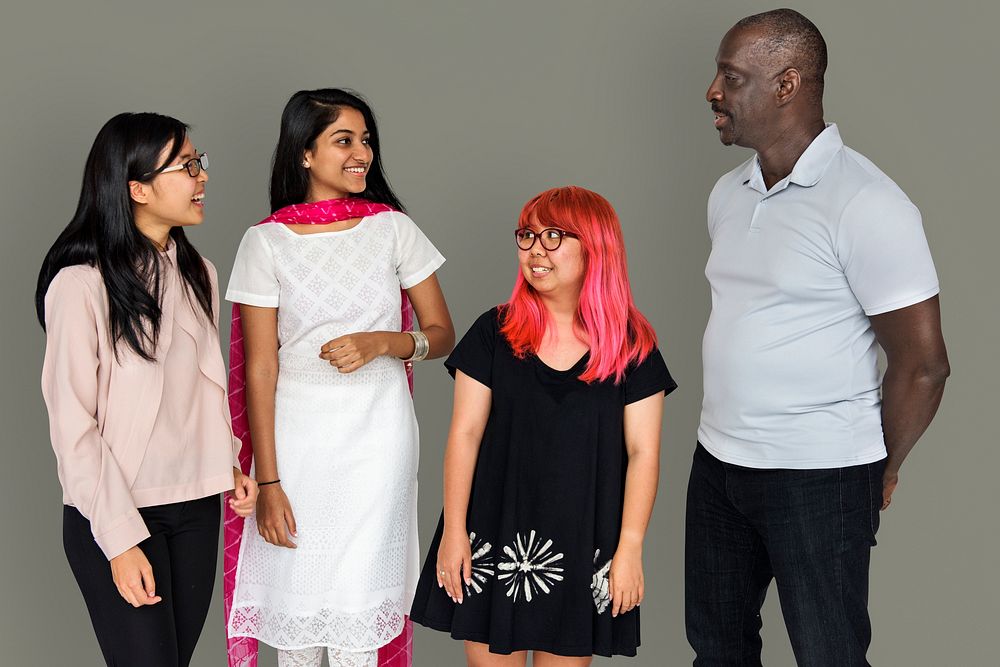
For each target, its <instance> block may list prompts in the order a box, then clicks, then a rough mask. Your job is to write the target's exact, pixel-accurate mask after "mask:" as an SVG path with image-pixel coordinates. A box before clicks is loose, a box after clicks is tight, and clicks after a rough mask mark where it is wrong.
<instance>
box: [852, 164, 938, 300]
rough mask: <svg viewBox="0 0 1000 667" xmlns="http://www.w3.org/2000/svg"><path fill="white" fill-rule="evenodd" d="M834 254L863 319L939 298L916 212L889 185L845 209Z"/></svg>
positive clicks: (860, 195)
mask: <svg viewBox="0 0 1000 667" xmlns="http://www.w3.org/2000/svg"><path fill="white" fill-rule="evenodd" d="M837 254H838V257H839V258H840V262H841V265H842V266H843V268H844V274H845V275H846V276H847V282H848V283H849V284H850V286H851V290H852V291H853V292H854V295H855V297H857V299H858V302H859V303H860V304H861V307H862V308H863V309H864V311H865V314H866V315H879V314H881V313H887V312H889V311H892V310H898V309H900V308H905V307H907V306H912V305H913V304H915V303H919V302H921V301H924V300H926V299H929V298H931V297H932V296H934V295H935V294H937V293H938V291H939V287H938V279H937V272H936V271H935V269H934V261H933V260H932V259H931V252H930V248H929V247H928V246H927V238H926V237H925V236H924V228H923V224H922V223H921V219H920V211H918V210H917V207H916V206H914V205H913V203H912V202H910V200H909V199H907V198H906V195H904V194H903V193H902V191H901V190H899V188H897V187H895V185H894V184H891V183H883V182H879V183H874V184H872V185H869V186H868V187H866V188H865V189H864V190H862V191H861V192H859V193H858V194H857V195H856V196H855V197H854V199H853V200H851V202H850V203H849V204H848V205H847V207H845V209H844V212H843V214H842V216H841V220H840V228H839V231H838V236H837Z"/></svg>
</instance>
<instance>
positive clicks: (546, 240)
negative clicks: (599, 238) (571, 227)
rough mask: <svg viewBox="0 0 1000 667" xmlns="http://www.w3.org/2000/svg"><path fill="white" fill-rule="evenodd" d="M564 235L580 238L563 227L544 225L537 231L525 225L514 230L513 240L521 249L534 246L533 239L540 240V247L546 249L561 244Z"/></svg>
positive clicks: (551, 248)
mask: <svg viewBox="0 0 1000 667" xmlns="http://www.w3.org/2000/svg"><path fill="white" fill-rule="evenodd" d="M564 236H568V237H569V238H571V239H578V238H580V237H579V236H577V235H576V234H574V233H573V232H567V231H566V230H565V229H559V228H557V227H546V228H545V229H543V230H541V231H538V232H536V231H535V230H533V229H528V228H527V227H519V228H518V229H515V230H514V242H515V243H517V247H518V248H520V249H521V250H531V249H532V248H533V247H534V246H535V241H539V242H541V244H542V247H543V248H545V249H546V250H555V249H556V248H558V247H559V246H560V245H561V244H562V240H563V237H564Z"/></svg>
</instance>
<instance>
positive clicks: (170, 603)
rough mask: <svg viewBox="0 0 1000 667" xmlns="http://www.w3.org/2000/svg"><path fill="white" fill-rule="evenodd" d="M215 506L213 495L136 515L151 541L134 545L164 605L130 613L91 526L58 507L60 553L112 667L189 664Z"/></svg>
mask: <svg viewBox="0 0 1000 667" xmlns="http://www.w3.org/2000/svg"><path fill="white" fill-rule="evenodd" d="M221 510H222V505H221V501H220V499H219V496H218V495H212V496H208V497H206V498H201V499H198V500H189V501H186V502H180V503H171V504H169V505H157V506H155V507H144V508H141V509H140V510H139V513H140V514H141V515H142V518H143V519H144V520H145V521H146V526H147V527H148V528H149V532H150V537H149V538H148V539H146V540H143V541H142V542H141V543H140V544H139V547H140V548H141V549H142V551H143V553H145V554H146V558H148V559H149V563H150V565H152V566H153V577H154V579H155V581H156V594H157V595H159V596H161V597H162V598H163V599H162V600H161V601H160V602H158V603H157V604H154V605H151V606H144V607H139V608H138V609H136V608H135V607H133V606H132V605H130V604H129V603H128V602H126V601H125V600H124V598H122V596H121V595H120V594H119V593H118V589H117V588H116V587H115V583H114V580H113V579H112V577H111V564H110V563H109V562H108V559H107V558H106V557H105V556H104V553H103V552H102V551H101V550H100V548H99V547H98V546H97V543H96V542H95V541H94V537H93V535H92V534H91V531H90V522H89V521H88V520H87V519H86V518H84V516H83V515H82V514H80V512H79V510H77V509H76V508H75V507H69V506H66V507H64V508H63V547H64V548H65V550H66V558H67V560H68V561H69V565H70V568H71V569H72V570H73V575H74V576H75V577H76V582H77V584H79V586H80V591H81V592H82V593H83V598H84V600H85V601H86V603H87V609H88V610H89V611H90V620H91V622H92V623H93V625H94V632H95V633H96V634H97V641H98V643H99V644H100V645H101V652H102V653H103V654H104V660H105V662H106V663H107V664H108V665H109V666H112V667H139V666H141V667H184V666H186V665H188V664H189V663H190V662H191V656H192V655H193V654H194V647H195V645H196V644H197V643H198V637H199V635H200V634H201V629H202V626H203V625H204V624H205V617H206V616H207V615H208V607H209V604H210V603H211V601H212V589H213V587H214V585H215V567H216V559H217V557H218V551H219V521H220V517H221Z"/></svg>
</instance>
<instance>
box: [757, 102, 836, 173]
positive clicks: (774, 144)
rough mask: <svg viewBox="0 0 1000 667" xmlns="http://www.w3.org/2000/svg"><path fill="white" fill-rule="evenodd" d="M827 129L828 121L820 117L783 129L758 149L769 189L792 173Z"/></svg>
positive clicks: (761, 169) (758, 156)
mask: <svg viewBox="0 0 1000 667" xmlns="http://www.w3.org/2000/svg"><path fill="white" fill-rule="evenodd" d="M825 129H826V123H825V122H824V121H823V118H822V117H819V118H816V119H814V120H813V121H811V122H809V123H801V124H797V125H795V126H792V127H789V128H786V129H784V130H782V131H781V132H779V133H778V135H777V136H776V137H774V138H773V139H772V140H771V141H770V142H769V143H768V144H767V145H766V146H764V147H762V148H759V149H757V160H758V161H759V162H760V171H761V174H762V175H763V177H764V185H765V186H766V187H767V189H768V190H770V189H771V188H772V187H773V186H774V184H775V183H777V182H778V181H780V180H781V179H783V178H785V177H786V176H788V175H789V174H790V173H792V169H794V168H795V163H796V162H798V160H799V158H800V157H802V154H803V153H805V152H806V149H807V148H809V144H811V143H812V142H813V140H814V139H815V138H816V137H818V136H819V135H820V133H821V132H822V131H823V130H825Z"/></svg>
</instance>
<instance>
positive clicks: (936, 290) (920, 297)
mask: <svg viewBox="0 0 1000 667" xmlns="http://www.w3.org/2000/svg"><path fill="white" fill-rule="evenodd" d="M940 293H941V286H940V285H935V286H934V287H933V288H931V289H929V290H925V291H923V292H920V293H918V294H914V295H912V296H908V297H905V298H902V299H897V300H896V301H893V302H891V303H886V304H882V305H878V306H875V307H874V308H865V315H869V316H871V315H882V314H883V313H891V312H892V311H894V310H899V309H900V308H906V307H907V306H912V305H914V304H918V303H920V302H921V301H926V300H927V299H929V298H931V297H932V296H936V295H937V294H940Z"/></svg>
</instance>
